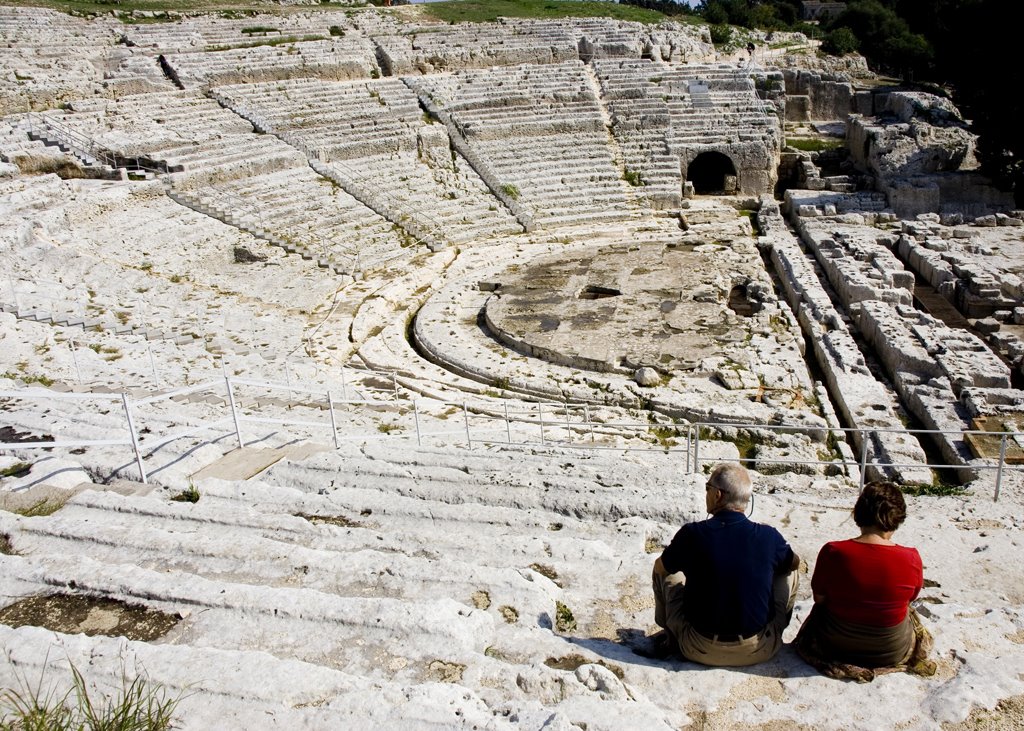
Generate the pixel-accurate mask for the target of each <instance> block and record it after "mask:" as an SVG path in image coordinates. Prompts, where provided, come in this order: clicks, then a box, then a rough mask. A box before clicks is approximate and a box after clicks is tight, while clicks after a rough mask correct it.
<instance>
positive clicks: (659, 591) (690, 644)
mask: <svg viewBox="0 0 1024 731" xmlns="http://www.w3.org/2000/svg"><path fill="white" fill-rule="evenodd" d="M652 581H653V584H654V621H655V623H656V624H657V625H658V626H659V627H662V628H664V629H666V630H668V631H669V632H670V633H671V634H672V636H673V637H675V639H676V641H677V642H678V643H679V652H680V653H681V654H682V656H683V657H685V658H686V659H687V660H692V661H693V662H699V663H701V664H702V665H716V666H726V667H736V666H741V665H756V664H757V663H759V662H765V661H766V660H771V659H772V658H773V657H775V655H776V653H778V651H779V650H780V649H781V648H782V633H783V631H784V630H785V629H786V626H787V625H788V624H789V620H790V617H791V614H792V611H793V604H794V603H795V602H796V591H797V587H798V586H799V584H800V577H799V575H798V572H796V571H792V572H790V573H788V574H777V575H776V576H775V580H774V582H773V583H772V602H773V603H774V605H775V617H774V618H773V619H772V621H771V622H769V623H768V626H767V627H765V628H764V629H763V630H761V632H759V633H758V634H756V635H754V636H752V637H747V638H746V639H743V640H739V641H737V642H720V641H719V640H718V639H717V638H715V637H705V636H704V635H702V634H701V633H699V632H698V631H697V630H695V629H694V628H693V627H692V626H691V625H690V623H689V622H688V621H686V618H685V616H684V614H683V594H684V592H683V586H684V584H685V583H686V577H685V576H684V575H683V573H682V572H678V573H675V574H666V573H665V567H664V566H663V565H662V563H661V559H660V558H659V559H658V560H657V561H655V562H654V574H653V576H652Z"/></svg>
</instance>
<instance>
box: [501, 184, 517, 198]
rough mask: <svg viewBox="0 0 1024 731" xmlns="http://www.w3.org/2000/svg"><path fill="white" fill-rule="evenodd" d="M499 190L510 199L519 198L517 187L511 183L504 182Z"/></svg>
mask: <svg viewBox="0 0 1024 731" xmlns="http://www.w3.org/2000/svg"><path fill="white" fill-rule="evenodd" d="M501 191H502V192H503V193H504V194H505V195H507V196H508V197H509V198H511V199H512V200H514V201H516V200H519V188H517V187H516V186H515V185H513V184H512V183H505V184H504V185H503V186H501Z"/></svg>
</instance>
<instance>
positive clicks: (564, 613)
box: [555, 601, 576, 632]
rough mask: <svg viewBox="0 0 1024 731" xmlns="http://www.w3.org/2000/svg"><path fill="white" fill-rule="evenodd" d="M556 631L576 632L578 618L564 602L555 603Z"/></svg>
mask: <svg viewBox="0 0 1024 731" xmlns="http://www.w3.org/2000/svg"><path fill="white" fill-rule="evenodd" d="M555 629H557V630H558V631H559V632H574V631H575V630H576V617H575V616H573V613H572V610H571V609H569V607H567V606H566V605H564V604H562V602H559V601H556V602H555Z"/></svg>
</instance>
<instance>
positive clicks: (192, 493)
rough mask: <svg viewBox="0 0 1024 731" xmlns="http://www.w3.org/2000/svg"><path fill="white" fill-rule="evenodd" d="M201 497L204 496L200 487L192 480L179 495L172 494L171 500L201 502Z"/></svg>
mask: <svg viewBox="0 0 1024 731" xmlns="http://www.w3.org/2000/svg"><path fill="white" fill-rule="evenodd" d="M200 497H202V495H201V494H200V493H199V488H198V487H196V486H195V485H193V484H192V483H191V482H190V483H189V485H188V487H186V488H185V489H184V490H182V491H181V492H179V493H178V494H177V495H174V496H172V497H171V500H174V501H175V502H178V503H197V502H199V498H200Z"/></svg>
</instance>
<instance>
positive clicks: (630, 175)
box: [622, 168, 644, 188]
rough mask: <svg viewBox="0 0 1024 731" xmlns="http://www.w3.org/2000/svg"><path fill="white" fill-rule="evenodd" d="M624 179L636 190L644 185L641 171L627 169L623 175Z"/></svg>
mask: <svg viewBox="0 0 1024 731" xmlns="http://www.w3.org/2000/svg"><path fill="white" fill-rule="evenodd" d="M622 179H623V180H625V181H626V182H627V183H629V184H630V185H632V186H633V187H634V188H639V187H640V186H642V185H643V184H644V181H643V178H641V177H640V171H639V170H630V169H629V168H626V169H625V171H624V172H623V173H622Z"/></svg>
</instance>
